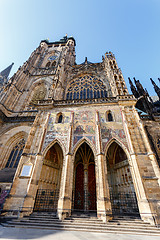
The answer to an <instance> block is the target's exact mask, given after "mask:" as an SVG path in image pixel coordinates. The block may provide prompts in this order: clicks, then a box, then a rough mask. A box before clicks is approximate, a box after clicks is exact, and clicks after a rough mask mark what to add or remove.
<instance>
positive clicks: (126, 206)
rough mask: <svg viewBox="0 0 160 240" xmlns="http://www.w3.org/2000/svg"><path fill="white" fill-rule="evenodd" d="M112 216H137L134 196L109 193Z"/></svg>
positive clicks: (137, 211)
mask: <svg viewBox="0 0 160 240" xmlns="http://www.w3.org/2000/svg"><path fill="white" fill-rule="evenodd" d="M110 200H111V205H112V214H113V215H129V216H132V215H133V216H139V209H138V204H137V198H136V194H135V193H134V192H130V193H110Z"/></svg>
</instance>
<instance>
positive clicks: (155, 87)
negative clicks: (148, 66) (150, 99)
mask: <svg viewBox="0 0 160 240" xmlns="http://www.w3.org/2000/svg"><path fill="white" fill-rule="evenodd" d="M150 80H151V82H152V84H153V86H154V90H155V92H156V93H157V95H158V97H159V100H160V88H159V87H158V86H157V85H156V84H155V82H154V81H153V79H152V78H150Z"/></svg>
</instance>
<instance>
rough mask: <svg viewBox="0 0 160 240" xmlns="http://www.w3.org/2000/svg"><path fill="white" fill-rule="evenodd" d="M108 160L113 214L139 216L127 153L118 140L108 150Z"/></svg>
mask: <svg viewBox="0 0 160 240" xmlns="http://www.w3.org/2000/svg"><path fill="white" fill-rule="evenodd" d="M106 160H107V170H108V174H107V175H108V183H109V190H110V199H111V206H112V213H113V215H121V216H122V215H128V216H139V209H138V204H137V199H136V194H135V190H134V186H133V180H132V176H131V172H130V166H129V162H128V158H127V155H126V153H125V152H124V150H123V149H122V148H121V147H120V146H119V145H118V144H117V143H116V142H113V143H112V144H111V145H110V147H109V149H108V151H107V156H106Z"/></svg>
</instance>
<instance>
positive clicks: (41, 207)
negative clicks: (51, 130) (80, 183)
mask: <svg viewBox="0 0 160 240" xmlns="http://www.w3.org/2000/svg"><path fill="white" fill-rule="evenodd" d="M63 159H64V151H63V146H62V144H61V143H60V142H59V141H58V140H57V139H55V140H54V141H52V142H51V143H50V144H49V145H48V146H47V147H46V149H45V151H44V152H43V165H42V167H41V172H40V176H39V182H38V189H37V195H36V199H35V205H34V211H57V206H58V199H59V194H60V186H61V181H62V177H61V176H62V168H63Z"/></svg>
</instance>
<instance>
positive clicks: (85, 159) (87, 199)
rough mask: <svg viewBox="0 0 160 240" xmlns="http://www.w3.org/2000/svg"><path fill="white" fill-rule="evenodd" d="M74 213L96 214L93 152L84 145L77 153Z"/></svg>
mask: <svg viewBox="0 0 160 240" xmlns="http://www.w3.org/2000/svg"><path fill="white" fill-rule="evenodd" d="M73 209H74V212H96V209H97V207H96V177H95V161H94V155H93V151H92V149H91V148H90V146H89V145H88V144H87V143H83V144H82V145H81V146H80V147H79V149H78V150H77V152H76V155H75V162H74V186H73Z"/></svg>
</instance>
